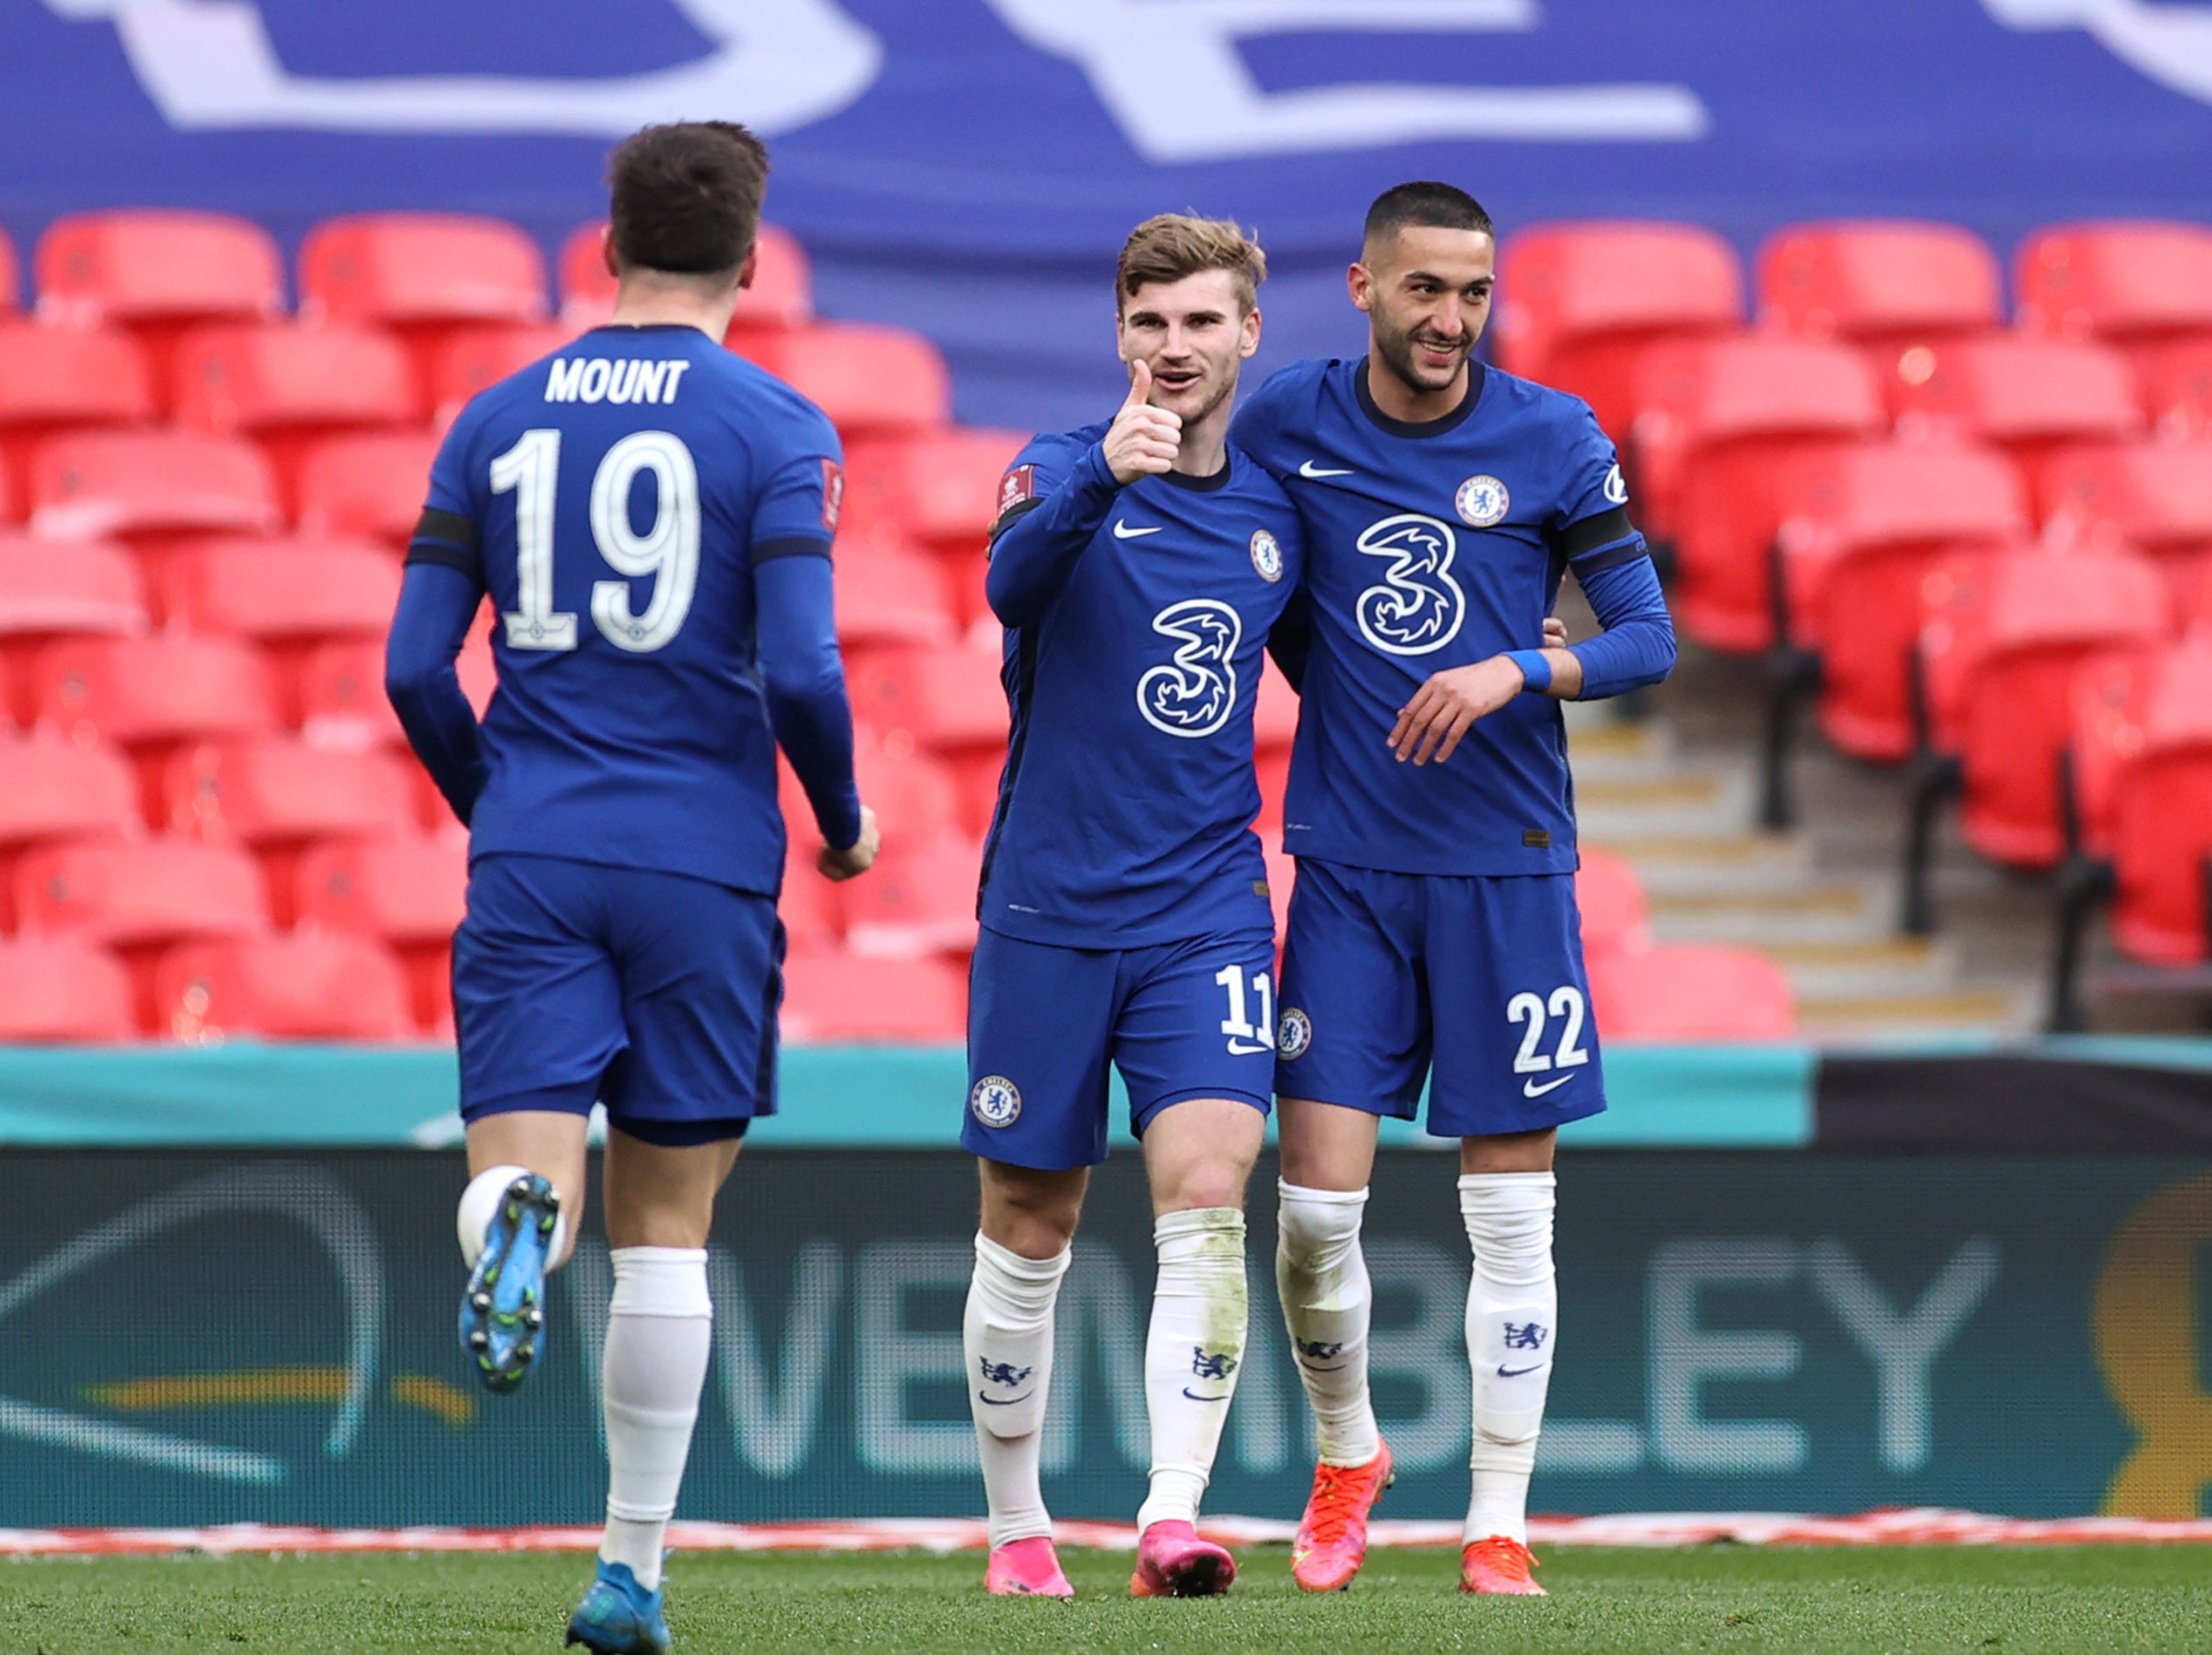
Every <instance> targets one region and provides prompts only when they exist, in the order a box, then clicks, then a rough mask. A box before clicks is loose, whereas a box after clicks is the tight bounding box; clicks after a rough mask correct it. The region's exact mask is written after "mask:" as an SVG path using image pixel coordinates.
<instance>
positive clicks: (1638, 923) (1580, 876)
mask: <svg viewBox="0 0 2212 1655" xmlns="http://www.w3.org/2000/svg"><path fill="white" fill-rule="evenodd" d="M1574 905H1575V907H1576V908H1577V909H1579V910H1581V918H1582V951H1583V952H1584V953H1586V954H1588V955H1593V956H1595V955H1598V954H1615V953H1619V952H1622V951H1623V950H1626V949H1633V948H1647V947H1649V946H1650V945H1651V941H1652V937H1651V926H1652V905H1651V903H1650V902H1649V901H1647V900H1646V899H1645V895H1644V881H1642V880H1641V879H1639V878H1638V876H1637V872H1636V869H1635V868H1634V867H1631V866H1630V864H1629V863H1627V862H1625V861H1623V860H1622V859H1621V858H1619V857H1617V856H1611V855H1608V854H1607V853H1606V852H1603V851H1594V850H1590V849H1588V848H1587V847H1586V848H1585V849H1584V850H1583V852H1582V866H1581V868H1580V869H1579V870H1578V871H1577V872H1576V874H1575V875H1574Z"/></svg>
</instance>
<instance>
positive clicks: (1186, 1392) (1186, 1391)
mask: <svg viewBox="0 0 2212 1655" xmlns="http://www.w3.org/2000/svg"><path fill="white" fill-rule="evenodd" d="M1183 1395H1185V1396H1188V1398H1190V1400H1191V1401H1192V1402H1227V1401H1228V1400H1229V1399H1228V1398H1227V1397H1226V1396H1201V1395H1199V1394H1198V1393H1197V1392H1196V1391H1194V1390H1192V1389H1191V1388H1190V1387H1189V1386H1188V1385H1186V1386H1184V1387H1183Z"/></svg>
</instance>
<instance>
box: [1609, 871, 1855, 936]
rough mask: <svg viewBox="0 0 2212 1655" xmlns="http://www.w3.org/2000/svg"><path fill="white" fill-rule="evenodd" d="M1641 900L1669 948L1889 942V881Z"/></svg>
mask: <svg viewBox="0 0 2212 1655" xmlns="http://www.w3.org/2000/svg"><path fill="white" fill-rule="evenodd" d="M1646 895H1648V896H1649V897H1650V900H1651V905H1652V937H1653V938H1655V939H1656V940H1658V941H1659V942H1667V943H1689V942H1698V943H1741V944H1745V945H1750V946H1752V947H1763V946H1766V945H1770V944H1772V945H1789V944H1805V943H1828V944H1837V943H1875V942H1880V941H1884V940H1887V938H1888V937H1889V935H1890V931H1891V922H1892V920H1893V918H1894V913H1895V902H1894V896H1893V895H1892V894H1891V891H1890V889H1889V887H1888V884H1887V881H1884V880H1881V879H1878V878H1873V877H1868V878H1863V879H1853V880H1826V881H1817V882H1816V881H1803V882H1801V883H1799V884H1797V885H1795V886H1787V885H1785V886H1780V887H1779V888H1776V887H1766V888H1762V887H1759V886H1755V885H1745V884H1737V885H1734V886H1729V885H1723V884H1715V885H1712V886H1709V887H1706V888H1692V889H1687V890H1683V889H1673V890H1659V891H1647V892H1646Z"/></svg>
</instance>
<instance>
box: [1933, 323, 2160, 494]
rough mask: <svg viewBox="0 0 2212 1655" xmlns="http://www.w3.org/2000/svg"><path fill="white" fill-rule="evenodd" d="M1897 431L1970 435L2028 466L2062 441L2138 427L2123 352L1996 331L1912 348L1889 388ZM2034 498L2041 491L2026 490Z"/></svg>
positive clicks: (2117, 436)
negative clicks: (1974, 337) (1990, 334)
mask: <svg viewBox="0 0 2212 1655" xmlns="http://www.w3.org/2000/svg"><path fill="white" fill-rule="evenodd" d="M1889 394H1890V402H1891V406H1892V409H1893V411H1894V413H1895V415H1896V417H1897V434H1898V435H1899V436H1901V437H1908V438H1916V437H1920V436H1924V435H1929V434H1935V435H1940V436H1953V437H1965V438H1977V439H1980V440H1981V441H1984V442H1989V443H1994V444H1995V445H1996V446H1998V447H2000V448H2002V449H2004V450H2005V451H2006V452H2007V453H2010V454H2011V455H2012V456H2013V458H2014V459H2015V460H2019V461H2020V462H2021V463H2022V464H2023V465H2025V466H2027V467H2030V482H2031V484H2032V482H2033V478H2034V475H2035V468H2036V467H2037V466H2039V464H2040V462H2041V461H2042V460H2043V458H2044V456H2045V455H2046V454H2048V453H2050V452H2051V450H2052V449H2053V448H2054V447H2057V446H2059V445H2061V444H2065V443H2083V442H2116V441H2119V440H2121V439H2125V438H2130V437H2132V436H2134V435H2136V433H2137V432H2139V431H2141V430H2142V428H2143V410H2142V408H2141V406H2140V405H2139V403H2138V402H2137V393H2136V384H2135V375H2133V373H2132V372H2131V371H2130V368H2129V367H2128V363H2127V359H2126V358H2124V357H2123V356H2119V355H2117V354H2116V353H2113V352H2110V351H2108V350H2105V349H2103V348H2101V346H2094V345H2076V344H2072V343H2069V342H2068V341H2066V340H2064V339H2029V338H2025V337H2023V336H2022V335H2019V334H1999V335H1994V336H1992V337H1988V338H1983V339H1954V340H1950V341H1947V342H1945V343H1943V344H1939V345H1934V346H1926V345H1922V346H1914V347H1913V348H1912V349H1910V350H1909V351H1907V352H1906V353H1904V354H1903V355H1902V357H1900V358H1899V359H1898V362H1897V368H1896V372H1895V374H1894V375H1893V376H1892V377H1891V380H1890V386H1889ZM2035 492H2036V493H2037V496H2041V493H2042V490H2041V489H2036V490H2035Z"/></svg>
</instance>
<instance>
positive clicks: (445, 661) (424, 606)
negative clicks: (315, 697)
mask: <svg viewBox="0 0 2212 1655" xmlns="http://www.w3.org/2000/svg"><path fill="white" fill-rule="evenodd" d="M483 599H484V591H483V588H482V586H480V585H478V584H477V582H476V581H475V579H474V577H472V576H470V575H467V574H463V573H462V572H461V571H460V570H459V569H457V568H451V567H446V565H444V564H439V563H410V564H409V565H408V567H407V578H406V580H405V581H403V582H402V583H401V585H400V589H399V609H398V611H397V612H396V614H395V615H394V616H393V617H392V630H391V634H390V636H389V638H386V639H385V641H384V694H385V695H386V696H389V698H390V700H391V703H392V710H393V711H394V712H396V713H397V714H398V715H399V723H400V728H401V729H403V730H404V731H406V732H407V745H409V746H410V747H412V748H414V750H415V756H416V757H417V759H420V760H422V761H423V768H424V769H425V770H427V771H429V772H430V779H431V780H432V781H434V782H436V783H437V784H438V790H439V792H440V793H441V794H443V795H445V797H446V803H447V804H449V805H451V806H452V807H453V814H454V815H455V816H456V817H460V820H461V821H462V822H463V823H466V822H467V820H468V817H469V814H470V812H471V811H473V810H475V808H476V795H478V794H479V793H482V791H483V788H484V779H485V775H486V774H487V772H486V767H485V764H484V751H483V741H482V735H481V732H480V731H478V729H477V725H476V713H475V709H474V708H472V707H470V706H469V704H468V697H467V696H464V695H462V694H461V690H460V674H459V673H458V672H457V671H456V670H455V668H454V666H453V663H454V661H455V660H457V659H459V657H460V646H461V645H462V643H463V642H464V641H466V639H467V637H468V627H469V624H470V623H471V622H472V621H474V620H475V617H476V609H477V606H478V605H479V604H481V603H482V602H483Z"/></svg>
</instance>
